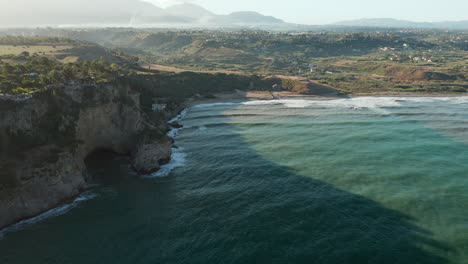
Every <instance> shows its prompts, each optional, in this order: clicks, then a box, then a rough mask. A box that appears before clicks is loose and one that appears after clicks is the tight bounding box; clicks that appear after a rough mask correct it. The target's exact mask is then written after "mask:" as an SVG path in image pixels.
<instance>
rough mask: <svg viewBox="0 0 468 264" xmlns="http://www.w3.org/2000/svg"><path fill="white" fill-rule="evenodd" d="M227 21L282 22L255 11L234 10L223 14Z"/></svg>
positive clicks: (250, 22) (244, 22)
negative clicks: (225, 14)
mask: <svg viewBox="0 0 468 264" xmlns="http://www.w3.org/2000/svg"><path fill="white" fill-rule="evenodd" d="M223 19H226V22H228V23H240V24H280V23H284V21H283V20H281V19H278V18H275V17H272V16H264V15H262V14H259V13H257V12H249V11H243V12H234V13H231V14H229V15H227V16H223Z"/></svg>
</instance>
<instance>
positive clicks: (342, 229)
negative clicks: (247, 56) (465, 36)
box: [0, 97, 468, 264]
mask: <svg viewBox="0 0 468 264" xmlns="http://www.w3.org/2000/svg"><path fill="white" fill-rule="evenodd" d="M177 119H178V120H180V121H179V122H180V123H182V124H183V125H184V127H183V128H181V129H177V130H173V131H171V132H170V133H171V135H172V136H174V137H175V139H176V143H175V144H176V148H175V149H174V152H175V155H174V156H173V160H172V162H171V163H170V164H168V165H165V166H164V167H163V169H162V170H161V171H160V172H158V173H155V174H153V175H147V176H138V175H135V174H134V173H133V172H132V170H131V169H130V167H129V163H128V160H127V159H126V158H123V157H116V156H114V155H112V154H109V153H99V154H96V155H94V156H92V157H91V158H90V159H88V166H89V170H90V173H91V174H92V175H93V185H92V186H91V188H90V189H89V190H88V191H87V192H86V193H85V194H84V195H83V196H82V197H80V198H79V199H77V201H76V202H75V203H73V204H72V205H68V206H67V207H62V208H58V209H55V210H52V211H51V212H48V213H47V214H46V215H44V216H43V217H39V218H37V219H33V220H30V221H27V222H23V223H21V224H19V225H17V226H13V227H11V228H9V229H7V230H3V231H2V232H1V233H0V236H1V237H2V238H1V239H0V263H8V264H9V263H11V264H17V263H28V264H30V263H35V264H41V263H44V264H45V263H61V264H62V263H113V264H117V263H122V264H123V263H145V264H146V263H148V264H149V263H242V264H248V263H268V264H269V263H327V264H328V263H337V264H338V263H340V264H344V263H359V264H362V263H412V264H414V263H434V264H436V263H437V264H444V263H461V264H466V263H468V97H357V98H350V99H333V100H272V101H249V102H231V103H213V104H204V105H197V106H194V107H192V108H190V109H187V110H186V111H184V112H183V113H182V114H181V115H180V116H179V117H178V118H177Z"/></svg>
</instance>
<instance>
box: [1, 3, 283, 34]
mask: <svg viewBox="0 0 468 264" xmlns="http://www.w3.org/2000/svg"><path fill="white" fill-rule="evenodd" d="M277 23H284V22H283V21H281V20H279V19H277V18H274V17H270V16H264V15H261V14H259V13H256V12H235V13H232V14H230V15H217V14H215V13H212V12H210V11H209V10H206V9H205V8H203V7H201V6H199V5H195V4H191V3H185V4H178V5H174V6H171V7H168V8H166V9H163V8H159V7H157V6H155V5H153V4H151V3H149V2H145V1H143V0H94V1H91V0H87V1H81V0H80V1H76V0H41V1H31V0H15V1H12V2H11V3H8V4H7V5H2V8H0V27H7V26H49V25H50V26H58V25H67V24H69V25H89V24H93V25H103V26H112V25H115V26H138V25H148V24H164V25H168V24H174V25H195V26H197V25H212V26H231V25H238V24H243V25H245V24H248V25H252V26H255V25H260V24H261V25H263V24H277Z"/></svg>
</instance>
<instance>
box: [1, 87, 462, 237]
mask: <svg viewBox="0 0 468 264" xmlns="http://www.w3.org/2000/svg"><path fill="white" fill-rule="evenodd" d="M466 96H468V94H466V95H465V94H463V95H462V94H429V93H424V94H389V93H386V94H359V95H351V96H338V95H329V96H319V95H303V94H299V93H293V92H267V91H248V92H243V91H238V90H237V91H236V92H232V93H219V94H214V97H215V98H212V99H203V98H190V99H189V100H187V102H186V103H185V104H183V108H181V109H182V110H181V111H180V112H178V113H177V114H176V115H175V116H174V117H173V118H172V119H170V120H167V123H168V124H170V123H173V122H178V121H180V120H182V119H183V117H184V116H185V114H186V112H187V110H188V109H190V108H192V107H194V106H196V105H201V104H213V103H227V102H232V103H242V102H247V101H262V100H263V101H269V100H317V101H318V100H320V101H322V100H336V99H352V98H360V97H396V98H400V97H401V98H403V97H409V98H417V97H421V98H441V97H466ZM181 129H183V127H180V128H175V127H171V129H170V130H169V131H168V133H167V136H169V137H170V138H171V139H172V140H174V139H175V138H176V137H177V133H178V131H179V130H181ZM185 158H186V154H185V153H184V152H183V149H181V148H179V147H177V146H176V145H175V144H174V143H172V155H171V158H170V160H169V162H168V163H166V164H164V165H162V166H161V167H160V169H159V170H158V171H155V172H153V173H151V174H148V175H144V174H139V176H141V177H142V178H147V179H151V178H158V177H166V176H168V175H169V174H170V173H171V172H172V170H174V169H175V168H178V167H181V166H184V164H185ZM89 191H90V190H89V186H87V188H86V189H84V190H82V192H80V193H79V194H78V195H75V196H73V197H71V198H68V199H65V200H64V201H62V202H60V203H58V204H57V205H56V206H54V207H52V208H50V209H49V210H47V211H44V212H42V213H39V214H36V215H35V216H33V217H30V218H25V219H21V220H19V221H17V222H15V223H13V224H11V225H8V226H4V227H2V228H0V239H2V238H3V237H4V236H5V234H7V233H9V232H14V231H16V230H19V229H22V228H24V227H27V226H29V225H32V224H35V223H37V222H40V221H43V220H45V219H47V218H50V217H55V216H59V215H62V214H65V213H67V212H69V211H70V210H72V209H73V208H75V207H76V206H77V205H78V204H79V203H81V202H83V201H87V200H89V199H93V198H94V197H95V196H92V197H90V198H86V199H84V198H83V195H85V194H86V193H88V192H89Z"/></svg>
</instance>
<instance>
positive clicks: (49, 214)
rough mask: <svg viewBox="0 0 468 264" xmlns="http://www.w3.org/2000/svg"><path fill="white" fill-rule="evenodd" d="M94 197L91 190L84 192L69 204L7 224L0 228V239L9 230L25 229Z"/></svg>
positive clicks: (9, 231) (64, 212)
mask: <svg viewBox="0 0 468 264" xmlns="http://www.w3.org/2000/svg"><path fill="white" fill-rule="evenodd" d="M95 197H97V195H96V194H95V193H93V192H92V191H87V192H84V193H82V194H81V195H80V196H78V197H77V198H76V199H75V200H73V202H71V203H69V204H64V205H61V206H59V207H56V208H53V209H50V210H49V211H47V212H44V213H42V214H40V215H38V216H36V217H33V218H29V219H26V220H23V221H20V222H18V223H16V224H14V225H11V226H9V227H7V228H4V229H2V230H0V239H2V238H3V237H5V235H6V234H7V233H11V232H15V231H18V230H22V229H25V228H27V227H29V226H32V225H34V224H37V223H39V222H42V221H44V220H46V219H48V218H51V217H56V216H60V215H63V214H66V213H68V212H69V211H70V210H72V209H73V208H75V207H77V206H78V205H79V204H80V203H83V202H85V201H88V200H91V199H94V198H95Z"/></svg>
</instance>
